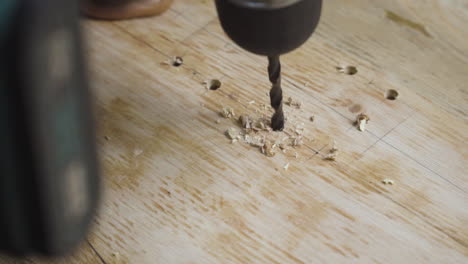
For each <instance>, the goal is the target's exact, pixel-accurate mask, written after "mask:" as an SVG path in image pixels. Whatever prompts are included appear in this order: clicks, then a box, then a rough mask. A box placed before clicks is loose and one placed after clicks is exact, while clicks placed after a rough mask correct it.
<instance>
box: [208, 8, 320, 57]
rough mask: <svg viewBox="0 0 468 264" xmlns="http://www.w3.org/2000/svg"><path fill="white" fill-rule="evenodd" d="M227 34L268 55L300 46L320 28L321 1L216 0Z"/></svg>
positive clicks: (244, 46)
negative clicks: (318, 26)
mask: <svg viewBox="0 0 468 264" xmlns="http://www.w3.org/2000/svg"><path fill="white" fill-rule="evenodd" d="M216 8H217V11H218V16H219V20H220V21H221V26H222V27H223V29H224V31H225V32H226V34H227V35H228V36H229V37H230V38H231V39H232V40H233V41H234V42H235V43H237V44H238V45H239V46H241V47H242V48H244V49H245V50H248V51H250V52H252V53H255V54H258V55H265V56H274V55H281V54H284V53H287V52H290V51H292V50H294V49H296V48H298V47H299V46H301V45H302V44H303V43H304V42H305V41H306V40H307V39H308V38H309V37H310V35H311V34H312V33H313V32H314V30H315V28H316V27H317V24H318V21H319V18H320V13H321V8H322V0H216Z"/></svg>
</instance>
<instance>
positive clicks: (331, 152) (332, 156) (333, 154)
mask: <svg viewBox="0 0 468 264" xmlns="http://www.w3.org/2000/svg"><path fill="white" fill-rule="evenodd" d="M337 155H338V149H337V148H336V147H335V144H333V147H332V148H331V149H330V150H329V151H328V154H327V155H326V156H325V160H330V161H335V160H336V156H337Z"/></svg>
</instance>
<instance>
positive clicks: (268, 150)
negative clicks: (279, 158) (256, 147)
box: [260, 141, 276, 157]
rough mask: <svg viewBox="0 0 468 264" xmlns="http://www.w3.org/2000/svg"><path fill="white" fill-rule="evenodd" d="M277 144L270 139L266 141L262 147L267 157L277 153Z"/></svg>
mask: <svg viewBox="0 0 468 264" xmlns="http://www.w3.org/2000/svg"><path fill="white" fill-rule="evenodd" d="M274 149H275V145H274V144H272V143H271V142H270V141H267V142H265V144H264V145H263V146H262V147H261V148H260V150H261V152H262V153H263V154H265V155H266V156H267V157H273V156H275V155H276V152H275V150H274Z"/></svg>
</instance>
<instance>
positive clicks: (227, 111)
mask: <svg viewBox="0 0 468 264" xmlns="http://www.w3.org/2000/svg"><path fill="white" fill-rule="evenodd" d="M220 114H221V116H222V117H224V118H233V117H235V116H236V114H235V113H234V109H232V108H231V107H225V108H223V109H222V110H221V113H220Z"/></svg>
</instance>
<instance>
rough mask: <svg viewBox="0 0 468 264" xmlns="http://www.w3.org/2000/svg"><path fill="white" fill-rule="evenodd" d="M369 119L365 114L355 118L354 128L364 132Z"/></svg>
mask: <svg viewBox="0 0 468 264" xmlns="http://www.w3.org/2000/svg"><path fill="white" fill-rule="evenodd" d="M369 120H370V119H369V117H368V116H367V115H366V114H359V115H358V116H357V118H356V122H355V124H356V127H357V129H358V130H359V131H366V125H367V123H368V122H369Z"/></svg>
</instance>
